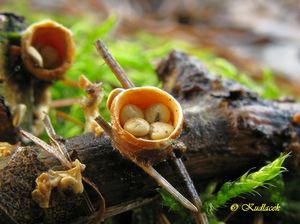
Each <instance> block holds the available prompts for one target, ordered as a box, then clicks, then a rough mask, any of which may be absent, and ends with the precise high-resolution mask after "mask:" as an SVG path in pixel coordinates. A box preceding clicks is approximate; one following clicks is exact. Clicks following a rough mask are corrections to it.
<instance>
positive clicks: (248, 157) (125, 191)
mask: <svg viewBox="0 0 300 224" xmlns="http://www.w3.org/2000/svg"><path fill="white" fill-rule="evenodd" d="M157 73H158V76H159V77H160V79H161V80H162V81H163V82H164V83H165V88H166V89H167V90H168V91H169V92H171V93H172V94H173V95H174V96H175V97H176V98H177V99H178V100H179V102H180V103H181V105H182V107H183V110H184V117H185V123H184V130H183V132H182V135H181V137H180V139H179V140H180V141H182V142H183V143H184V144H185V145H186V146H187V152H186V153H185V154H183V156H182V158H183V160H184V162H185V165H186V166H187V169H188V171H189V172H190V174H191V175H192V177H193V178H194V180H196V185H197V183H199V181H200V182H205V181H207V180H210V179H216V178H220V179H227V178H232V177H236V176H237V175H240V174H241V173H243V172H245V171H247V170H249V169H250V168H252V167H257V166H261V165H263V164H264V163H265V161H266V160H271V159H273V158H275V157H276V156H278V155H279V153H280V152H284V151H290V150H292V151H295V152H297V151H299V137H300V126H299V124H297V123H293V122H292V117H293V115H294V114H295V113H296V112H299V111H300V104H297V103H293V102H280V101H268V100H262V99H261V98H260V97H259V96H258V95H257V94H255V93H253V92H251V91H250V90H248V89H247V88H245V87H243V86H241V85H239V84H237V83H236V82H234V81H232V80H223V79H221V78H219V77H217V76H215V75H213V74H211V73H209V71H207V69H206V68H205V67H204V66H203V65H202V64H201V63H200V62H199V61H197V60H196V59H194V58H191V57H188V56H186V55H185V54H183V53H180V52H176V51H174V52H172V53H171V54H170V55H169V56H168V58H166V59H165V60H164V61H162V62H161V64H160V65H159V67H158V70H157ZM65 144H66V147H67V148H68V150H69V151H70V153H71V154H73V155H74V154H75V152H76V154H77V156H78V157H79V158H80V160H81V161H82V162H83V163H84V164H85V165H86V166H87V167H86V170H85V172H84V175H85V177H87V178H88V179H90V180H91V181H93V182H94V183H95V185H96V186H97V187H98V188H99V189H100V191H101V193H102V194H103V196H104V198H105V201H106V207H107V210H106V215H105V217H108V216H112V215H115V214H117V213H121V212H124V211H126V210H128V209H132V208H135V207H138V206H141V205H143V204H145V203H148V202H150V201H152V200H153V199H155V198H157V191H156V189H157V188H158V187H157V185H156V184H155V183H154V182H153V181H152V179H151V178H149V177H148V176H147V175H146V174H145V173H143V171H142V170H141V169H140V168H138V167H137V166H135V165H134V164H133V163H131V162H130V161H128V160H126V159H125V158H123V157H122V156H121V155H120V154H119V153H118V152H117V151H116V150H114V149H113V148H112V145H111V141H110V139H109V138H108V136H106V135H103V136H101V137H100V138H95V137H94V136H93V135H92V134H85V135H81V136H77V137H74V138H71V139H67V140H66V142H65ZM38 154H39V151H38V150H37V147H34V148H33V147H26V148H20V149H19V150H18V151H17V152H16V153H15V154H14V156H13V158H12V159H11V161H10V162H9V164H8V165H7V166H6V167H5V168H4V169H3V170H1V172H0V208H1V210H2V214H3V213H6V214H7V215H9V216H11V218H13V219H15V220H16V221H17V222H18V223H39V222H44V223H57V222H59V223H64V222H66V223H70V222H71V221H70V220H78V217H79V216H83V215H88V214H87V213H86V212H85V211H84V210H83V209H80V208H84V207H85V203H84V201H83V199H82V198H81V197H80V196H79V197H74V196H70V195H63V196H62V195H60V194H59V193H58V192H53V196H52V200H51V206H52V207H51V208H50V209H48V210H42V209H40V208H39V207H38V206H37V205H36V204H35V203H34V202H33V201H32V200H31V191H32V190H33V189H34V187H35V182H34V181H35V178H36V177H37V176H38V175H39V174H40V173H41V172H42V171H44V170H47V169H48V167H49V166H50V164H51V162H50V163H49V161H48V160H47V161H48V162H45V159H41V157H38ZM156 168H157V169H158V171H159V172H160V173H161V174H162V175H163V176H164V177H166V178H167V179H168V180H169V181H170V182H171V183H173V185H174V186H176V187H177V188H179V189H180V190H181V191H183V192H184V190H183V189H181V186H182V183H181V181H180V180H179V179H178V178H177V176H178V175H177V174H176V173H175V171H173V169H172V167H171V166H170V165H169V163H168V161H165V162H162V163H160V164H158V165H157V167H156ZM24 186H26V187H24ZM198 186H200V185H198ZM87 192H88V194H89V195H90V196H91V194H92V191H91V190H90V189H87ZM90 198H92V202H93V204H94V206H95V207H97V201H96V200H93V199H94V197H93V196H91V197H90ZM22 202H23V203H22ZM70 208H72V209H70ZM0 215H1V214H0ZM0 220H4V217H3V218H2V216H0Z"/></svg>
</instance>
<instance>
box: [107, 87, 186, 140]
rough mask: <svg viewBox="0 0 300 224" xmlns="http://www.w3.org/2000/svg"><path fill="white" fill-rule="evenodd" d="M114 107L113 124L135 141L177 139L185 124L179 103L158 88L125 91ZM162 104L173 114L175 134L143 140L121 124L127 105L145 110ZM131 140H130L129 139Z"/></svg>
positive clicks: (172, 122) (139, 88)
mask: <svg viewBox="0 0 300 224" xmlns="http://www.w3.org/2000/svg"><path fill="white" fill-rule="evenodd" d="M114 101H115V102H114V103H113V106H112V108H111V115H112V120H113V119H114V121H113V124H114V125H115V126H116V128H117V129H121V130H122V133H123V134H124V132H125V133H127V134H128V135H130V136H131V137H132V138H134V139H136V140H137V139H138V140H139V141H144V142H160V141H165V140H166V139H170V138H174V139H175V138H176V137H178V135H179V134H180V131H181V128H182V122H183V115H182V109H181V107H180V105H179V103H178V102H177V101H176V100H175V99H174V97H172V96H171V95H170V94H168V93H167V92H165V91H163V90H161V89H159V88H156V87H137V88H132V89H128V90H125V91H123V92H121V93H119V94H118V95H117V96H115V99H114ZM156 103H162V104H164V105H165V106H167V107H168V108H169V110H170V112H171V118H170V121H171V124H172V125H173V126H174V130H173V132H172V133H171V134H170V135H169V136H168V137H167V138H164V139H159V140H148V139H143V138H136V137H135V136H133V135H132V134H130V133H128V132H127V131H125V130H124V129H123V127H122V125H121V123H120V112H121V110H122V108H123V107H124V106H125V105H127V104H134V105H136V106H138V107H139V108H140V109H142V110H145V109H146V108H147V107H149V106H151V105H153V104H156ZM128 140H130V139H128Z"/></svg>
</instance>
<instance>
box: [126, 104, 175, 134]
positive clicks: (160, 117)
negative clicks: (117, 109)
mask: <svg viewBox="0 0 300 224" xmlns="http://www.w3.org/2000/svg"><path fill="white" fill-rule="evenodd" d="M120 122H121V125H122V126H123V128H124V129H125V130H126V131H127V132H129V133H130V134H132V135H134V136H135V137H139V138H143V139H147V140H160V139H164V138H167V137H168V136H169V135H170V134H171V133H172V132H173V130H174V127H173V125H172V122H171V112H170V110H169V108H168V107H167V106H165V105H164V104H162V103H156V104H153V105H151V106H149V107H148V108H146V109H145V110H144V111H143V110H142V109H140V108H139V107H137V106H136V105H133V104H127V105H125V106H124V107H123V108H122V110H121V114H120Z"/></svg>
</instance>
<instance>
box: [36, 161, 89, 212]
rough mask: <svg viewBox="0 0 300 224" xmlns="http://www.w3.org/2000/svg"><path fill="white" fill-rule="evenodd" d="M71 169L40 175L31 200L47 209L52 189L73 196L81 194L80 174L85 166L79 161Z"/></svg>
mask: <svg viewBox="0 0 300 224" xmlns="http://www.w3.org/2000/svg"><path fill="white" fill-rule="evenodd" d="M72 166H73V168H71V169H69V170H65V171H54V170H49V171H48V172H45V173H42V174H41V175H40V176H38V178H37V179H36V184H37V186H36V189H35V190H34V191H33V192H32V199H33V200H34V201H35V202H37V203H38V204H39V205H40V207H41V208H49V203H50V197H51V192H52V189H53V188H57V189H58V190H60V191H65V190H71V191H72V192H73V193H74V194H80V193H82V192H83V190H84V188H83V184H82V176H81V172H82V171H83V170H84V169H85V165H84V164H81V163H80V162H79V160H77V159H76V160H75V161H74V162H73V163H72Z"/></svg>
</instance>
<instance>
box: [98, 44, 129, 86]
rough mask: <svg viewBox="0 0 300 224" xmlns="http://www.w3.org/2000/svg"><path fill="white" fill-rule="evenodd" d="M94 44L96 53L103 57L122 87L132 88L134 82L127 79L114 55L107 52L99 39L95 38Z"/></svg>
mask: <svg viewBox="0 0 300 224" xmlns="http://www.w3.org/2000/svg"><path fill="white" fill-rule="evenodd" d="M95 46H96V49H97V51H98V53H99V54H100V55H101V57H102V58H103V60H104V61H105V62H106V64H107V65H108V66H109V68H110V69H111V70H112V72H113V73H114V74H115V75H116V77H117V78H118V80H119V81H120V83H121V85H122V86H123V88H124V89H129V88H133V87H134V84H133V83H132V82H131V81H130V80H129V79H128V77H127V74H126V73H125V71H124V69H123V68H122V67H121V66H120V65H119V63H118V62H117V61H116V59H114V57H113V56H112V55H111V54H110V53H109V51H108V50H107V48H106V47H105V45H104V43H103V42H102V41H101V40H97V41H96V43H95Z"/></svg>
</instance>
